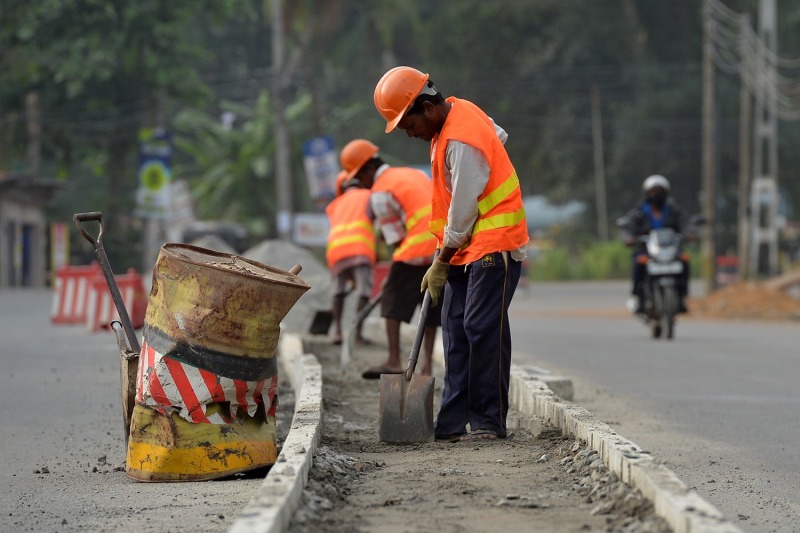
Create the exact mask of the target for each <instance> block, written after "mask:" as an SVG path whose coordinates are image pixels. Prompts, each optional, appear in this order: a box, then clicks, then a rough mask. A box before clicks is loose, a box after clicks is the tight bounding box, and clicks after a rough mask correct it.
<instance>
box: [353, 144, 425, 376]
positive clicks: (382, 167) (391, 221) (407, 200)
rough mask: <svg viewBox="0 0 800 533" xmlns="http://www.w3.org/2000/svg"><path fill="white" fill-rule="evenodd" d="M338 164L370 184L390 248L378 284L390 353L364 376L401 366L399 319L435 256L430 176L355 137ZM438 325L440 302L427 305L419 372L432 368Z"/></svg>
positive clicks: (409, 311)
mask: <svg viewBox="0 0 800 533" xmlns="http://www.w3.org/2000/svg"><path fill="white" fill-rule="evenodd" d="M340 161H341V163H342V167H343V168H344V169H345V171H347V172H348V173H349V175H352V176H353V177H355V178H357V179H359V181H360V183H361V186H362V187H365V188H370V190H371V192H372V194H371V196H370V202H369V214H368V216H369V218H370V219H371V220H374V222H375V225H376V227H377V228H378V229H379V230H380V232H381V235H382V237H383V239H384V241H386V244H387V245H388V246H390V247H391V248H392V265H391V267H390V269H389V275H388V276H387V278H386V282H385V284H384V286H383V288H382V297H381V317H383V318H384V319H385V323H386V337H387V341H388V348H389V354H388V357H387V359H386V360H385V361H384V362H383V363H382V364H380V365H377V366H375V367H372V368H369V369H367V370H366V371H365V372H364V373H363V374H362V376H363V377H364V378H365V379H378V378H379V377H380V375H381V374H399V373H402V372H403V371H404V370H405V367H404V361H403V360H402V358H401V346H400V323H401V322H406V323H409V322H411V321H412V320H413V319H414V311H415V310H416V308H417V306H419V305H420V304H421V303H422V293H420V291H419V286H420V283H421V282H422V277H423V276H424V275H425V272H426V271H427V269H428V267H429V266H430V264H431V262H432V260H433V253H434V251H435V249H436V239H435V237H434V236H433V234H432V233H431V232H430V228H429V222H430V212H431V194H432V192H433V189H432V185H431V180H430V178H428V176H427V175H426V174H425V173H423V172H421V171H419V170H417V169H413V168H407V167H391V166H389V165H387V164H385V163H384V162H383V160H382V159H381V158H380V156H379V155H378V147H377V146H375V145H374V144H373V143H371V142H369V141H367V140H364V139H356V140H354V141H351V142H350V143H348V144H347V146H345V147H344V149H343V150H342V153H341V155H340ZM440 325H441V307H440V306H431V309H430V310H429V312H428V316H427V320H426V323H425V324H423V325H421V326H422V327H424V328H425V335H424V338H423V358H422V359H423V361H422V367H421V369H420V372H419V373H420V374H422V375H427V376H430V375H431V373H432V366H433V363H432V360H433V347H434V342H435V340H436V328H437V327H438V326H440Z"/></svg>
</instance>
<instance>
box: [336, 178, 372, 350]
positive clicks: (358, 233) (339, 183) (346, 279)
mask: <svg viewBox="0 0 800 533" xmlns="http://www.w3.org/2000/svg"><path fill="white" fill-rule="evenodd" d="M336 193H337V196H336V198H334V199H333V201H332V202H331V203H330V204H328V207H326V208H325V213H326V214H327V215H328V220H329V221H330V226H331V229H330V233H328V247H327V249H326V252H325V258H326V259H327V260H328V268H330V271H331V277H332V278H333V313H332V314H333V326H334V333H333V343H334V344H341V343H342V312H343V310H344V299H345V296H347V294H348V293H349V292H350V290H351V287H354V288H355V291H356V294H357V295H358V302H357V304H356V310H357V311H361V309H363V308H364V306H366V305H367V303H369V298H370V295H371V294H372V273H373V266H374V265H375V230H374V227H373V225H372V221H371V220H370V219H369V217H368V215H367V205H368V203H369V196H370V193H369V191H368V190H366V189H362V188H361V186H360V185H359V182H358V180H357V179H348V177H347V173H346V172H344V171H341V172H340V173H339V175H338V176H337V178H336ZM356 342H359V343H366V342H368V341H367V340H366V339H365V338H364V337H363V336H362V335H361V327H360V325H359V328H358V330H357V331H356Z"/></svg>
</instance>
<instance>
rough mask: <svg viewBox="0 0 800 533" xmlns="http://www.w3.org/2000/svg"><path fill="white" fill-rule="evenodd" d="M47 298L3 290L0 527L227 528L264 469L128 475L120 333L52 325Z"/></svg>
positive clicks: (0, 318) (0, 298)
mask: <svg viewBox="0 0 800 533" xmlns="http://www.w3.org/2000/svg"><path fill="white" fill-rule="evenodd" d="M51 300H52V293H51V292H50V291H47V290H40V291H37V290H24V291H8V290H4V291H0V450H2V454H1V455H0V456H1V457H2V459H0V465H1V467H0V517H2V518H0V531H3V532H5V531H9V532H15V533H16V532H19V531H35V532H37V533H38V532H69V531H78V530H80V531H125V532H134V531H135V532H137V533H138V532H149V531H152V532H159V533H160V532H170V531H193V532H194V531H214V532H218V531H224V530H225V529H226V528H227V526H229V525H230V524H231V523H233V521H234V519H235V518H236V514H237V513H238V511H240V510H241V509H242V508H243V507H244V506H245V505H246V503H247V501H248V500H249V499H250V497H251V496H252V495H253V494H254V493H255V492H256V490H257V489H258V487H260V486H261V483H262V482H263V476H264V474H263V472H262V473H261V475H260V477H253V476H250V477H248V476H237V477H236V478H234V479H229V480H225V481H210V482H200V483H187V482H183V483H138V482H134V481H132V480H130V479H129V478H128V477H127V476H126V475H125V472H124V465H125V452H126V447H125V438H124V432H123V422H122V407H121V399H120V386H119V352H118V349H117V345H116V337H115V336H114V334H113V333H111V332H110V331H102V332H98V333H89V332H88V331H87V330H86V328H85V327H84V326H82V325H60V326H54V325H51V324H50V303H51Z"/></svg>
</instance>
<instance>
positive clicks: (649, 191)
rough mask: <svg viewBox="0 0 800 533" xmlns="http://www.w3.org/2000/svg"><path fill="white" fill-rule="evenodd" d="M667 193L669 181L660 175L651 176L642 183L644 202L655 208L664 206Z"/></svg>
mask: <svg viewBox="0 0 800 533" xmlns="http://www.w3.org/2000/svg"><path fill="white" fill-rule="evenodd" d="M669 191H670V186H669V180H668V179H667V178H665V177H664V176H662V175H660V174H653V175H652V176H649V177H648V178H647V179H645V180H644V183H642V194H643V195H644V199H645V201H646V202H647V203H650V204H653V205H655V206H657V207H660V206H662V205H664V203H665V202H666V201H667V198H668V197H669Z"/></svg>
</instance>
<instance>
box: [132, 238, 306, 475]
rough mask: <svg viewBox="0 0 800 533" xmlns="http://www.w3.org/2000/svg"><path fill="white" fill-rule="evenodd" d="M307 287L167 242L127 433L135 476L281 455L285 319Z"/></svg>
mask: <svg viewBox="0 0 800 533" xmlns="http://www.w3.org/2000/svg"><path fill="white" fill-rule="evenodd" d="M308 289H309V286H308V284H307V283H306V282H305V281H303V280H302V279H301V278H299V277H297V276H296V275H294V274H292V273H291V272H287V271H284V270H280V269H277V268H273V267H270V266H267V265H263V264H261V263H257V262H255V261H251V260H249V259H246V258H243V257H239V256H236V255H230V254H224V253H219V252H215V251H212V250H206V249H204V248H199V247H196V246H190V245H186V244H173V243H170V244H165V245H164V246H162V247H161V251H160V253H159V255H158V260H157V261H156V265H155V268H154V270H153V286H152V289H151V291H150V298H149V301H148V304H147V314H146V316H145V325H144V333H143V342H142V350H141V353H140V355H139V372H138V376H137V381H136V382H137V385H136V406H135V407H134V410H133V415H132V419H131V428H130V437H129V439H128V453H127V472H128V476H130V477H131V478H133V479H136V480H140V481H198V480H206V479H214V478H219V477H224V476H228V475H231V474H235V473H238V472H243V471H246V470H251V469H254V468H259V467H263V466H268V465H271V464H274V462H275V459H276V456H277V450H276V439H275V410H276V406H277V401H278V398H277V385H278V372H277V359H276V355H277V346H278V337H279V334H280V322H281V320H283V318H284V317H285V316H286V313H288V312H289V310H290V309H291V308H292V306H293V305H294V304H295V302H297V300H298V299H299V298H300V297H301V296H302V295H303V293H305V291H307V290H308Z"/></svg>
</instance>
